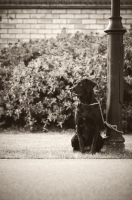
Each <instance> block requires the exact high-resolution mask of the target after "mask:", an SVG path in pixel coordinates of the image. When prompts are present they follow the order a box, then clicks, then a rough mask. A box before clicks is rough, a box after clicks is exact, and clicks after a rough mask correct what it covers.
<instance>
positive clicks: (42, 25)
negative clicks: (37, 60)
mask: <svg viewBox="0 0 132 200" xmlns="http://www.w3.org/2000/svg"><path fill="white" fill-rule="evenodd" d="M121 16H122V18H123V19H122V22H123V26H124V27H126V28H127V29H130V25H131V24H132V9H122V10H121ZM109 17H110V9H0V47H3V46H6V45H7V44H8V43H14V42H16V41H17V40H18V39H20V40H23V41H26V42H27V41H29V40H30V39H40V38H45V37H46V38H50V37H55V36H56V35H57V33H60V32H61V30H62V28H64V27H65V28H66V29H67V31H68V32H69V33H75V32H76V31H83V32H84V33H89V32H98V33H99V34H104V29H105V28H106V27H107V25H108V18H109Z"/></svg>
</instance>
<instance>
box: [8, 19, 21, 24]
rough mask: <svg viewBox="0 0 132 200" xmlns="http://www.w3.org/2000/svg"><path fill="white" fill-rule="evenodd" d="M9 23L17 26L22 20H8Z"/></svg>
mask: <svg viewBox="0 0 132 200" xmlns="http://www.w3.org/2000/svg"><path fill="white" fill-rule="evenodd" d="M9 23H12V24H19V23H22V19H9Z"/></svg>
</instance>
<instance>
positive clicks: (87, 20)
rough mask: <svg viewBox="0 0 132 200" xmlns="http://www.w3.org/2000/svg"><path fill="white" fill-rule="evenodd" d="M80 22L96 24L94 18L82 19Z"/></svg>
mask: <svg viewBox="0 0 132 200" xmlns="http://www.w3.org/2000/svg"><path fill="white" fill-rule="evenodd" d="M82 24H96V19H83V20H82Z"/></svg>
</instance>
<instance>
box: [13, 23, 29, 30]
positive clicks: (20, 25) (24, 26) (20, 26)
mask: <svg viewBox="0 0 132 200" xmlns="http://www.w3.org/2000/svg"><path fill="white" fill-rule="evenodd" d="M16 28H24V29H26V28H30V24H16Z"/></svg>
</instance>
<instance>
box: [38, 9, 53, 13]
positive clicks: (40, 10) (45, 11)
mask: <svg viewBox="0 0 132 200" xmlns="http://www.w3.org/2000/svg"><path fill="white" fill-rule="evenodd" d="M37 13H39V14H50V13H52V11H51V9H38V10H37Z"/></svg>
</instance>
